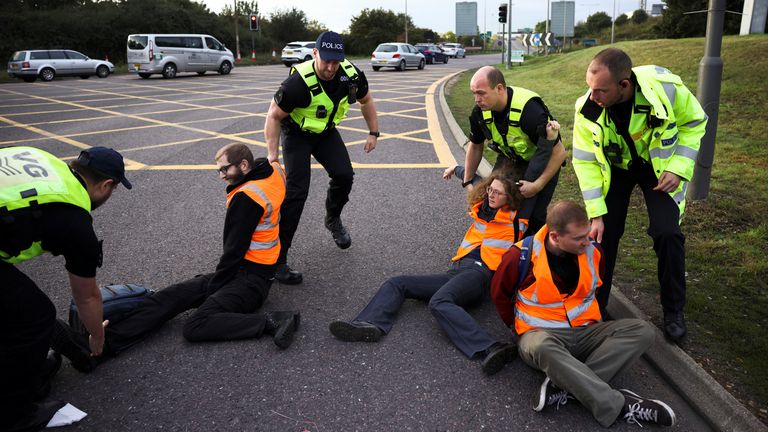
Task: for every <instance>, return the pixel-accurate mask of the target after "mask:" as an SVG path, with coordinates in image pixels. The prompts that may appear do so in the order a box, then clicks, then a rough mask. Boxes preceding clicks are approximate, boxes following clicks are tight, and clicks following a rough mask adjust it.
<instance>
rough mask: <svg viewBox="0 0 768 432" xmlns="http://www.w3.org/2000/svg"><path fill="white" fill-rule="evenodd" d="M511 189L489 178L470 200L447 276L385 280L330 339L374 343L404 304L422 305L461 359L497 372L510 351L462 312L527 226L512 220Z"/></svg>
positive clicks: (515, 195) (504, 180) (514, 201)
mask: <svg viewBox="0 0 768 432" xmlns="http://www.w3.org/2000/svg"><path fill="white" fill-rule="evenodd" d="M514 183H515V180H514V179H513V178H512V177H508V176H506V175H505V174H503V173H501V172H494V173H492V174H491V175H490V176H489V177H488V178H487V179H485V180H484V181H483V182H482V183H480V184H479V185H478V187H477V188H475V190H474V191H473V192H472V193H471V194H470V196H469V202H470V212H469V215H470V218H471V219H472V224H471V225H470V226H469V229H468V230H467V233H466V234H465V236H464V239H463V240H462V242H461V245H460V246H459V250H458V251H457V252H456V256H454V257H453V259H452V261H453V263H452V264H451V267H450V269H449V270H448V272H446V273H442V274H433V275H423V276H397V277H394V278H391V279H389V280H387V281H386V282H384V284H383V285H382V286H381V288H379V291H378V292H377V293H376V295H374V297H373V298H372V299H371V301H370V302H369V303H368V305H367V306H366V307H365V309H363V311H362V312H360V314H359V315H358V316H357V317H356V318H355V319H354V320H353V321H351V322H347V321H334V322H332V323H331V324H330V330H331V333H332V334H333V335H334V336H336V337H337V338H339V339H341V340H343V341H349V342H356V341H366V342H375V341H378V340H379V339H381V337H382V336H383V335H384V334H386V333H389V331H390V330H391V329H392V325H393V323H394V320H395V316H396V315H397V311H398V310H399V309H400V306H401V305H402V304H403V301H405V299H407V298H411V299H417V300H421V301H428V302H429V309H430V311H431V312H432V314H433V315H434V316H435V318H436V319H437V322H438V323H439V324H440V327H442V328H443V330H444V331H445V332H446V333H447V334H448V336H449V337H450V338H451V340H452V341H453V343H454V344H455V345H456V347H457V348H458V349H459V350H460V351H461V352H462V353H464V355H466V356H467V357H469V358H479V359H482V369H483V371H484V372H485V373H486V374H488V375H492V374H495V373H496V372H498V371H500V370H501V369H502V368H503V367H504V365H505V364H506V363H508V362H510V361H512V360H513V359H514V357H515V354H516V349H515V346H514V345H513V344H510V343H500V342H498V341H497V340H496V339H495V338H493V337H492V336H491V335H489V334H488V333H487V332H486V331H485V330H483V328H482V327H480V325H479V324H478V323H477V321H475V319H474V318H472V316H471V315H469V314H468V313H467V311H466V310H465V309H464V308H465V307H469V306H471V305H474V304H478V303H480V302H481V301H482V300H483V298H485V297H486V295H487V293H488V289H489V287H490V282H491V276H492V275H493V272H494V270H496V267H497V266H498V264H499V261H500V260H501V256H502V254H504V252H505V251H506V250H507V249H508V248H509V247H510V246H511V245H512V244H513V243H514V242H515V241H517V240H518V239H519V238H520V236H521V235H522V233H523V232H525V229H526V227H527V221H526V220H521V219H518V217H517V208H518V205H519V203H520V201H521V200H522V197H521V196H520V193H519V191H518V189H517V187H516V186H515V184H514Z"/></svg>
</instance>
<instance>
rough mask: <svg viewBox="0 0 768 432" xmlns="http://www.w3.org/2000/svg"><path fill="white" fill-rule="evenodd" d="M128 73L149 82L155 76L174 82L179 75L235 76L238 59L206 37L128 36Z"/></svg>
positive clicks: (169, 35)
mask: <svg viewBox="0 0 768 432" xmlns="http://www.w3.org/2000/svg"><path fill="white" fill-rule="evenodd" d="M126 58H127V59H128V60H127V63H128V72H134V73H137V74H139V76H140V77H142V78H144V79H146V78H149V76H150V75H152V74H158V73H159V74H162V75H163V78H173V77H175V76H176V74H177V73H179V72H197V74H198V75H204V74H205V73H206V72H207V71H217V72H219V73H220V74H222V75H228V74H229V73H230V72H232V68H233V67H234V65H235V57H234V55H232V51H230V50H228V49H227V47H225V46H224V44H222V43H221V42H219V41H218V40H216V38H214V37H213V36H210V35H206V34H132V35H128V43H127V51H126Z"/></svg>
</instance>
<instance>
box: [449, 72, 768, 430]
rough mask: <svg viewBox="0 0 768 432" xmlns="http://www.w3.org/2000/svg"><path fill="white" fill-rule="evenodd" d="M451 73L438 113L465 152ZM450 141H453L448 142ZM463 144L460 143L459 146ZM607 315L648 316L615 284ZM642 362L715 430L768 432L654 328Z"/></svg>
mask: <svg viewBox="0 0 768 432" xmlns="http://www.w3.org/2000/svg"><path fill="white" fill-rule="evenodd" d="M462 72H466V71H459V72H456V73H454V74H453V75H452V76H451V77H450V78H449V79H447V80H445V81H444V82H443V83H441V84H440V85H439V86H438V87H437V89H436V92H437V96H438V99H439V101H440V103H439V107H440V114H441V115H442V116H443V118H444V119H445V122H446V124H447V125H448V127H449V129H450V132H451V133H450V134H449V135H448V136H446V140H447V141H449V142H448V144H449V145H455V146H459V147H461V148H462V149H463V150H464V151H466V142H467V137H466V135H465V134H464V131H463V130H462V129H461V127H460V126H459V124H458V123H457V122H456V120H455V119H454V118H453V113H452V112H451V110H450V108H449V107H448V103H447V101H446V100H445V86H446V85H447V84H448V83H451V82H453V81H454V80H455V79H456V77H457V76H459V74H461V73H462ZM451 138H453V139H452V140H451ZM462 143H463V144H462ZM491 170H492V166H491V164H490V163H488V161H486V160H485V159H483V160H482V161H481V162H480V166H479V167H478V173H479V174H480V175H481V176H483V177H485V176H487V175H488V174H490V173H491ZM608 312H609V313H610V314H611V316H613V317H615V318H640V319H644V320H647V319H648V317H647V316H646V315H645V314H644V313H643V312H642V311H640V309H638V308H637V307H636V306H635V305H634V304H633V303H632V302H631V301H630V300H629V299H628V298H627V297H626V296H625V295H624V294H622V293H621V291H620V289H619V287H617V286H616V284H614V285H613V289H612V290H611V301H610V302H609V304H608ZM644 357H645V359H646V360H647V361H648V362H649V363H650V364H651V365H652V366H653V367H654V368H656V370H657V371H658V372H659V373H660V374H661V375H662V377H664V379H666V380H667V381H668V382H669V383H670V384H671V385H672V387H673V388H674V389H675V390H676V391H677V392H678V393H679V394H680V395H681V396H682V397H683V398H684V399H685V400H686V401H688V403H689V404H690V405H691V407H692V408H693V409H694V410H696V412H697V413H698V414H699V415H700V416H701V417H702V418H703V419H705V420H706V422H707V423H709V424H710V425H711V426H712V427H713V428H714V429H715V430H719V431H729V432H730V431H733V432H742V431H743V432H753V431H765V432H768V427H767V426H766V425H765V424H763V423H762V422H761V421H760V420H759V419H758V418H757V417H755V416H754V415H753V414H752V413H751V412H750V411H749V410H747V409H746V408H745V407H744V406H743V405H742V404H741V403H740V402H739V401H738V400H736V398H734V397H733V396H732V395H731V394H730V393H728V391H727V390H726V389H725V388H723V387H722V386H721V385H720V383H718V382H717V381H715V379H714V378H712V376H710V375H709V374H708V373H707V372H706V371H705V370H704V369H702V367H701V366H700V365H699V364H698V363H696V362H695V361H694V360H693V359H692V358H691V357H690V356H689V355H688V354H686V353H685V351H683V350H682V349H680V347H678V346H677V345H674V344H671V343H669V342H667V341H666V339H665V338H664V335H663V334H662V332H661V330H659V329H658V328H656V340H655V342H654V344H653V345H652V346H651V347H650V348H649V349H648V351H646V353H645V354H644Z"/></svg>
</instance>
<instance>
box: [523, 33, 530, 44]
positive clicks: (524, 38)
mask: <svg viewBox="0 0 768 432" xmlns="http://www.w3.org/2000/svg"><path fill="white" fill-rule="evenodd" d="M528 36H530V35H529V34H528V33H523V40H522V42H523V46H524V47H527V46H528Z"/></svg>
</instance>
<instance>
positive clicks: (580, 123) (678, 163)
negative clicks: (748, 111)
mask: <svg viewBox="0 0 768 432" xmlns="http://www.w3.org/2000/svg"><path fill="white" fill-rule="evenodd" d="M587 85H588V86H589V90H588V91H587V93H586V94H585V95H584V96H582V97H581V98H579V100H577V101H576V118H575V120H574V126H573V168H574V170H575V171H576V176H577V177H578V179H579V186H580V188H581V194H582V197H583V198H584V203H585V204H586V208H587V214H588V215H589V217H590V218H591V221H592V225H591V230H590V236H591V237H592V238H594V239H595V240H597V241H598V242H600V244H601V246H602V247H603V250H604V251H605V257H606V266H605V285H604V287H605V289H604V290H603V292H602V295H601V297H600V298H599V300H600V303H601V307H602V308H605V305H606V304H607V302H608V294H609V292H610V288H611V279H612V278H613V268H614V266H615V264H616V254H617V253H618V249H619V240H620V239H621V236H622V234H623V233H624V222H625V220H626V218H627V208H628V206H629V198H630V195H631V193H632V190H633V189H634V188H635V186H636V185H638V186H640V189H641V190H642V192H643V197H644V198H645V205H646V207H647V208H648V219H649V226H648V235H650V236H651V238H653V249H654V250H655V251H656V256H657V257H658V272H659V274H658V277H659V283H660V285H661V305H662V307H663V309H664V326H663V327H664V333H665V334H666V336H667V337H668V338H670V339H672V340H673V341H675V342H677V341H680V340H681V339H682V338H683V337H684V336H685V334H686V326H685V320H684V317H683V307H684V306H685V247H684V243H685V237H684V236H683V233H682V231H681V230H680V220H681V219H682V216H683V211H684V210H685V192H686V189H687V187H688V181H690V179H691V177H692V176H693V168H694V164H695V163H696V156H697V154H698V151H699V144H700V140H701V137H702V136H704V132H705V128H706V125H707V115H706V114H705V113H704V110H703V109H702V108H701V105H700V104H699V102H698V101H697V100H696V98H695V97H694V96H693V94H691V92H690V91H689V90H688V89H687V88H686V87H685V85H684V84H683V82H682V80H681V79H680V77H679V76H677V75H674V74H672V72H670V71H669V70H667V69H666V68H663V67H660V66H654V65H648V66H638V67H634V68H633V67H632V60H631V59H630V58H629V56H628V55H627V54H626V53H625V52H624V51H622V50H620V49H617V48H608V49H605V50H603V51H600V52H599V53H598V54H597V55H596V56H595V57H594V58H593V59H592V62H591V63H590V64H589V68H588V69H587Z"/></svg>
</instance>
